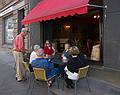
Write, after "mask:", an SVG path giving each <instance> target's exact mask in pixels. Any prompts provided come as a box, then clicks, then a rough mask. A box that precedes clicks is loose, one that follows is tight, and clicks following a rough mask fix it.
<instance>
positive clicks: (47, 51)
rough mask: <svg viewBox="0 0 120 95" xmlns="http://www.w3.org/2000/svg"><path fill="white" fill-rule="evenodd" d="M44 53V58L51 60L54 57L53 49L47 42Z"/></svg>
mask: <svg viewBox="0 0 120 95" xmlns="http://www.w3.org/2000/svg"><path fill="white" fill-rule="evenodd" d="M44 53H45V57H46V58H51V57H53V56H54V55H55V49H54V48H53V46H52V44H51V42H50V41H49V40H47V41H46V42H45V46H44Z"/></svg>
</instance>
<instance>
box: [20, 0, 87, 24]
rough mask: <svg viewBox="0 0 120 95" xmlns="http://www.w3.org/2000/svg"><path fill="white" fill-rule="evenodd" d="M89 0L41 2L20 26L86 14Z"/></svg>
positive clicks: (46, 0)
mask: <svg viewBox="0 0 120 95" xmlns="http://www.w3.org/2000/svg"><path fill="white" fill-rule="evenodd" d="M88 1H89V0H43V1H40V2H39V3H38V4H37V5H36V6H35V7H34V8H33V9H32V10H31V11H30V12H29V14H28V15H27V16H26V17H25V18H24V19H23V20H22V24H30V23H33V22H38V21H43V20H44V21H46V20H50V19H55V18H60V17H62V16H64V17H66V16H68V15H71V16H73V15H75V14H85V13H87V12H88V9H87V8H88V6H87V5H88Z"/></svg>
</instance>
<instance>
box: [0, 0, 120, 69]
mask: <svg viewBox="0 0 120 95" xmlns="http://www.w3.org/2000/svg"><path fill="white" fill-rule="evenodd" d="M8 1H10V0H8ZM11 1H12V0H11ZM25 1H26V2H27V1H28V0H25ZM25 1H23V0H15V1H14V2H15V3H14V4H12V5H13V6H18V5H17V4H19V3H21V2H24V4H23V5H22V4H19V5H22V6H20V7H17V8H16V9H14V10H13V8H11V7H8V8H9V9H8V10H9V11H10V10H11V9H12V11H10V12H9V11H7V12H6V11H5V9H4V7H3V6H2V7H0V8H2V9H1V11H0V36H1V37H0V44H1V45H4V44H6V43H8V44H11V43H12V41H11V40H12V39H13V38H12V36H10V37H6V36H5V35H6V33H5V31H6V30H7V31H8V30H9V29H7V28H10V29H11V30H9V31H12V28H13V26H14V33H13V35H16V34H17V33H19V31H20V29H21V28H20V27H21V24H20V21H21V19H23V17H22V16H20V15H22V13H23V10H24V11H25V12H24V13H25V15H27V13H28V8H29V10H31V9H32V8H33V7H35V6H36V5H37V4H38V3H39V2H40V1H41V0H29V4H26V3H25ZM90 1H93V2H92V3H93V4H94V1H98V2H103V3H102V5H100V6H103V7H102V9H99V10H100V11H95V14H97V16H99V15H100V17H101V19H99V20H97V21H96V20H92V23H89V21H90V20H89V19H87V20H88V21H86V22H87V24H86V23H85V24H83V25H82V26H83V27H85V25H87V26H88V27H89V26H90V24H92V25H91V26H90V27H92V28H94V30H95V31H98V30H99V32H98V33H97V34H96V35H98V36H99V41H100V42H101V59H102V60H101V62H102V65H103V66H104V67H107V68H112V69H115V70H120V50H119V49H120V38H119V35H120V32H119V25H120V19H119V18H120V7H119V4H120V0H90ZM12 2H13V1H12ZM14 8H15V7H14ZM90 9H91V10H93V8H90ZM101 10H102V14H101ZM99 12H100V14H99ZM19 14H20V15H19ZM91 14H94V12H91V13H90V14H89V15H88V16H87V17H88V18H89V17H90V16H93V15H91ZM98 14H99V15H98ZM19 16H20V17H19ZM97 16H96V15H94V19H95V18H96V17H97ZM83 17H86V16H77V17H74V18H64V19H60V20H59V19H58V20H53V21H46V22H44V23H43V22H36V23H32V24H30V25H29V30H30V39H29V40H28V41H27V43H28V42H29V43H28V46H29V48H31V47H32V46H33V45H35V44H40V45H41V47H43V45H44V41H45V40H46V39H50V40H52V39H53V38H54V39H56V38H55V37H54V36H56V35H58V36H57V38H59V36H62V37H63V38H64V36H65V35H66V34H67V33H68V30H67V32H64V33H63V32H57V31H60V30H61V28H60V27H59V26H60V24H61V23H63V24H66V23H64V21H66V22H68V24H70V25H71V23H70V22H71V19H72V20H74V19H76V18H77V19H78V18H79V19H81V18H83ZM11 20H13V26H11V23H10V22H12V21H11ZM74 21H75V20H74ZM76 21H78V20H76ZM95 21H96V23H97V24H95V23H94V22H95ZM59 22H61V23H59ZM83 22H84V21H83ZM77 23H78V24H79V22H77ZM5 25H7V26H6V27H5ZM53 25H54V27H53ZM55 25H57V26H55ZM75 27H76V28H77V29H78V30H79V29H83V28H81V26H79V25H77V26H76V25H75ZM96 27H97V28H96ZM53 28H56V29H57V31H55V32H56V33H55V32H54V29H53ZM89 29H91V28H89ZM89 29H88V30H89ZM91 30H92V29H91ZM94 30H92V31H94ZM86 31H87V30H86ZM87 34H90V33H89V32H87ZM94 34H95V32H94V33H92V34H90V35H94ZM69 35H71V34H69ZM79 35H82V36H84V33H82V34H79ZM85 37H86V36H85ZM10 39H11V40H10ZM63 40H64V39H61V45H60V46H59V47H62V43H64V41H63Z"/></svg>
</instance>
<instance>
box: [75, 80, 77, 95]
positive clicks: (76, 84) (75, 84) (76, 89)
mask: <svg viewBox="0 0 120 95" xmlns="http://www.w3.org/2000/svg"><path fill="white" fill-rule="evenodd" d="M75 95H77V81H76V80H75Z"/></svg>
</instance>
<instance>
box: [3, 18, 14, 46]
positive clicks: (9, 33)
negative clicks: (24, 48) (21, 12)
mask: <svg viewBox="0 0 120 95" xmlns="http://www.w3.org/2000/svg"><path fill="white" fill-rule="evenodd" d="M4 30H5V33H4V38H5V39H4V40H5V44H12V41H13V31H14V25H13V17H12V16H9V17H6V18H5V29H4Z"/></svg>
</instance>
